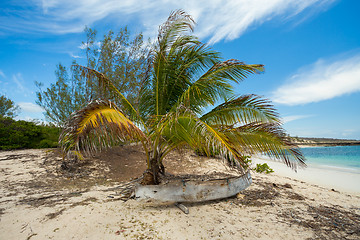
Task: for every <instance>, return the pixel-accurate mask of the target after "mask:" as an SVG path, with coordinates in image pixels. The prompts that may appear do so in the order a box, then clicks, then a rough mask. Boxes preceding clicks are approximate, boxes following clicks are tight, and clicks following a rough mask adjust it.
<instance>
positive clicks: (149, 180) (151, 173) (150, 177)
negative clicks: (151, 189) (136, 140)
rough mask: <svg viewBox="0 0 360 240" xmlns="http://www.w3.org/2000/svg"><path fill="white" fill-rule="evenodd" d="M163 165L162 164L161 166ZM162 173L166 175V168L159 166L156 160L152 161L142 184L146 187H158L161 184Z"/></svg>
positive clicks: (152, 159)
mask: <svg viewBox="0 0 360 240" xmlns="http://www.w3.org/2000/svg"><path fill="white" fill-rule="evenodd" d="M161 165H162V164H161ZM160 173H165V168H164V167H163V166H160V165H159V161H158V159H156V158H151V159H150V166H148V169H147V170H146V171H145V172H144V174H143V180H142V184H144V185H157V184H159V183H160V181H159V177H160Z"/></svg>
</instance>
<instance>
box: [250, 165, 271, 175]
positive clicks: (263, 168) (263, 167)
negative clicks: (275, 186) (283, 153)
mask: <svg viewBox="0 0 360 240" xmlns="http://www.w3.org/2000/svg"><path fill="white" fill-rule="evenodd" d="M253 170H254V171H255V172H257V173H263V172H265V173H266V174H269V173H272V172H274V170H273V169H272V168H270V167H269V165H267V163H263V164H260V163H258V164H256V167H255V168H254V169H253Z"/></svg>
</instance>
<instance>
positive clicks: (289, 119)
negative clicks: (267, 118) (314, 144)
mask: <svg viewBox="0 0 360 240" xmlns="http://www.w3.org/2000/svg"><path fill="white" fill-rule="evenodd" d="M309 117H312V115H290V116H286V117H283V118H282V122H283V123H289V122H292V121H296V120H300V119H304V118H309Z"/></svg>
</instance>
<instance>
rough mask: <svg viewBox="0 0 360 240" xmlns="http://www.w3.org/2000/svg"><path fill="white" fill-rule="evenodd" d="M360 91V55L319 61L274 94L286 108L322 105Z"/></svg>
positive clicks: (295, 75) (301, 70)
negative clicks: (301, 105) (313, 103)
mask: <svg viewBox="0 0 360 240" xmlns="http://www.w3.org/2000/svg"><path fill="white" fill-rule="evenodd" d="M359 91H360V53H358V54H355V55H352V56H351V57H347V58H343V59H341V60H335V61H334V60H332V61H331V60H318V61H317V62H316V63H314V64H312V65H310V66H306V67H303V68H301V69H300V70H299V71H298V73H296V74H294V75H293V76H291V77H290V78H289V79H288V81H287V83H285V84H284V85H283V86H280V87H279V88H278V89H277V90H276V91H274V93H273V97H272V99H273V101H274V102H276V103H280V104H286V105H299V104H307V103H311V102H319V101H324V100H328V99H332V98H335V97H339V96H342V95H344V94H350V93H354V92H359Z"/></svg>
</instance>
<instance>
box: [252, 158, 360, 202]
mask: <svg viewBox="0 0 360 240" xmlns="http://www.w3.org/2000/svg"><path fill="white" fill-rule="evenodd" d="M252 160H253V163H254V164H257V163H261V164H262V163H268V165H269V167H270V168H272V169H273V170H274V172H275V174H277V175H280V176H282V177H289V178H292V179H296V180H300V181H304V182H307V183H309V184H313V185H318V186H321V187H324V188H327V189H330V190H331V189H334V190H337V191H342V192H346V193H352V194H356V195H358V196H360V185H359V184H358V183H359V182H360V172H357V171H356V170H354V171H346V170H345V169H344V170H345V171H341V168H336V167H332V166H331V167H326V166H325V165H318V164H307V167H306V168H299V169H298V170H297V172H295V171H294V170H292V169H290V168H289V167H287V166H286V165H285V164H284V163H282V162H278V161H274V160H271V159H269V158H266V157H258V156H257V157H252Z"/></svg>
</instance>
